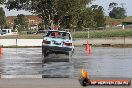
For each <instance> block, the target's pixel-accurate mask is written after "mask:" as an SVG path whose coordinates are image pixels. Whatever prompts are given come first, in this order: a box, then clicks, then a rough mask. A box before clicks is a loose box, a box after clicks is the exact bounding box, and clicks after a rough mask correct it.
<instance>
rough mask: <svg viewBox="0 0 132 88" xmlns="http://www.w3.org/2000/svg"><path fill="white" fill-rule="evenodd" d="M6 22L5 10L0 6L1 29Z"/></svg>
mask: <svg viewBox="0 0 132 88" xmlns="http://www.w3.org/2000/svg"><path fill="white" fill-rule="evenodd" d="M5 23H6V18H5V11H4V10H3V8H2V7H0V28H1V29H2V28H3V27H4V25H5Z"/></svg>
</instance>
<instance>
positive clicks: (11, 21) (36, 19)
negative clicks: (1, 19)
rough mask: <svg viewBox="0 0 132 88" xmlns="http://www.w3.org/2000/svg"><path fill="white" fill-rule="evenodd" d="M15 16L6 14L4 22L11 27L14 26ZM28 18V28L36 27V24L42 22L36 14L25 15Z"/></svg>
mask: <svg viewBox="0 0 132 88" xmlns="http://www.w3.org/2000/svg"><path fill="white" fill-rule="evenodd" d="M16 17H17V16H7V17H6V22H7V24H8V26H9V28H11V29H13V26H14V20H15V19H16ZM26 17H27V19H28V23H29V24H28V25H29V29H38V24H39V23H42V19H41V18H39V17H38V16H34V15H27V16H26Z"/></svg>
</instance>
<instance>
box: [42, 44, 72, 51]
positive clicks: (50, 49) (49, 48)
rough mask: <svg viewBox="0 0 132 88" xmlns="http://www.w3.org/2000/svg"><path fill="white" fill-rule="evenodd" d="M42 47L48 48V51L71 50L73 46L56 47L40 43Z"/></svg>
mask: <svg viewBox="0 0 132 88" xmlns="http://www.w3.org/2000/svg"><path fill="white" fill-rule="evenodd" d="M42 48H43V49H45V50H49V51H64V52H68V51H73V48H69V47H58V46H46V45H42Z"/></svg>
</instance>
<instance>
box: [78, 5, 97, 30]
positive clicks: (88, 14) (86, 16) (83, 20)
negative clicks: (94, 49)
mask: <svg viewBox="0 0 132 88" xmlns="http://www.w3.org/2000/svg"><path fill="white" fill-rule="evenodd" d="M93 14H94V13H93V11H92V9H91V8H86V9H84V10H83V12H82V13H81V14H80V16H79V17H80V19H79V21H78V26H80V27H81V26H82V27H83V28H94V27H96V22H95V21H94V16H93ZM78 28H79V27H78Z"/></svg>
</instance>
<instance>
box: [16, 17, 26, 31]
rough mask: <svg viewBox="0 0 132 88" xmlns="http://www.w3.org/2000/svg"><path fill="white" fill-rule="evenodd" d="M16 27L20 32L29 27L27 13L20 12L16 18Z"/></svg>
mask: <svg viewBox="0 0 132 88" xmlns="http://www.w3.org/2000/svg"><path fill="white" fill-rule="evenodd" d="M14 27H15V29H17V31H18V32H19V33H21V32H22V31H24V30H27V28H28V20H27V18H26V16H25V15H23V14H19V15H17V18H16V19H15V20H14Z"/></svg>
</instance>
